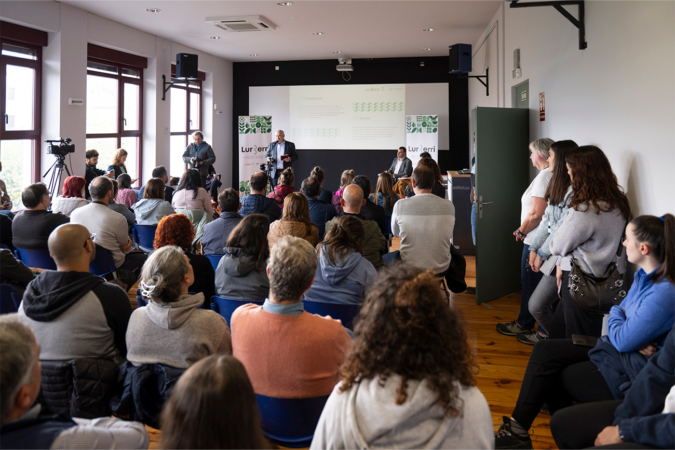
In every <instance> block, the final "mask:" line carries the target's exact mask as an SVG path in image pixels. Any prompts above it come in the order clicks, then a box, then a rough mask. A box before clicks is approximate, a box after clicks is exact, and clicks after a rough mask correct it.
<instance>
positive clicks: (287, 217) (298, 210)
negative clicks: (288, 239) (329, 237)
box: [267, 192, 319, 249]
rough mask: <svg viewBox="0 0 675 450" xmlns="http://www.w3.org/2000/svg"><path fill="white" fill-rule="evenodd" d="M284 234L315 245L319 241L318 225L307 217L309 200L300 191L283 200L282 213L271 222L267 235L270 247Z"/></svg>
mask: <svg viewBox="0 0 675 450" xmlns="http://www.w3.org/2000/svg"><path fill="white" fill-rule="evenodd" d="M284 236H295V237H299V238H302V239H304V240H306V241H307V242H309V243H310V244H312V247H316V244H318V243H319V227H317V226H316V225H315V224H314V223H313V222H312V219H310V217H309V202H308V201H307V198H306V197H305V196H304V195H302V194H301V193H300V192H293V193H292V194H289V195H288V196H286V200H284V214H283V216H281V219H280V220H276V221H274V222H272V224H271V225H270V232H269V234H268V235H267V241H268V242H269V246H270V249H272V247H274V244H276V243H277V241H278V240H279V239H281V238H282V237H284Z"/></svg>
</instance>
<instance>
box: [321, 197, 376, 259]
mask: <svg viewBox="0 0 675 450" xmlns="http://www.w3.org/2000/svg"><path fill="white" fill-rule="evenodd" d="M365 204H366V199H365V198H364V197H363V189H361V187H360V186H357V185H356V184H350V185H348V186H347V187H345V189H344V191H343V192H342V198H341V199H340V205H342V213H340V215H339V216H338V217H341V216H344V215H348V214H349V215H352V216H355V217H356V218H357V219H359V220H360V221H361V223H362V224H363V228H364V230H365V232H366V245H365V247H364V249H363V257H364V258H366V259H367V260H368V261H370V263H371V264H372V265H373V266H375V267H376V268H378V267H381V266H384V260H383V259H382V255H384V254H385V253H387V240H386V239H385V238H384V235H383V234H382V231H381V230H380V227H379V225H378V224H377V222H375V221H374V220H368V219H366V218H365V217H363V215H361V208H362V207H363V206H364V205H365ZM336 220H337V218H335V219H333V220H331V221H329V222H327V223H326V233H328V230H330V228H331V227H332V226H333V224H334V223H335V221H336Z"/></svg>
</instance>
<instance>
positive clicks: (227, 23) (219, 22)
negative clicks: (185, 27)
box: [206, 16, 276, 33]
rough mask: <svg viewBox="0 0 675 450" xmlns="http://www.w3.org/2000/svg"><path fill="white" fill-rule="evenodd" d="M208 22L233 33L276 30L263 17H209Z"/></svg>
mask: <svg viewBox="0 0 675 450" xmlns="http://www.w3.org/2000/svg"><path fill="white" fill-rule="evenodd" d="M206 21H207V22H208V23H210V24H211V25H215V26H217V27H218V28H220V29H222V30H225V31H229V32H231V33H241V32H244V31H271V30H274V29H275V28H276V27H275V26H274V25H273V24H272V22H270V21H269V20H267V19H265V18H264V17H262V16H239V17H207V18H206Z"/></svg>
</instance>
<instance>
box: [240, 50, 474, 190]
mask: <svg viewBox="0 0 675 450" xmlns="http://www.w3.org/2000/svg"><path fill="white" fill-rule="evenodd" d="M420 62H424V66H423V67H422V66H420ZM336 65H337V59H329V60H320V61H316V60H313V61H267V62H236V63H234V64H233V78H234V92H233V94H234V99H233V100H234V101H233V114H232V139H233V142H232V148H233V161H232V180H233V187H234V188H235V189H238V186H239V181H238V180H239V152H238V149H239V134H238V118H239V116H247V115H248V114H249V110H248V100H249V99H248V88H249V86H305V85H324V84H378V83H379V84H382V83H385V84H387V83H444V82H446V83H448V93H449V102H448V104H449V111H448V113H449V114H448V116H449V124H450V130H449V137H450V148H449V149H444V148H439V153H438V159H439V165H440V167H441V171H442V172H443V173H446V171H448V170H460V169H464V168H468V167H469V89H468V79H467V78H459V77H458V76H457V75H455V74H449V73H448V67H449V59H448V57H433V58H424V57H416V58H381V59H354V60H353V61H352V65H353V66H354V71H353V72H350V75H351V76H352V78H351V80H350V81H344V80H343V79H342V73H340V72H338V71H336V70H335V66H336ZM275 66H279V70H275V69H274V67H275ZM274 131H276V130H273V132H274ZM272 134H274V133H272ZM287 137H288V140H289V141H291V142H292V141H293V136H290V135H289V136H287ZM401 145H405V142H403V143H401ZM298 155H299V159H298V161H296V162H295V163H294V164H293V170H294V172H295V174H296V177H295V179H296V181H295V187H296V189H299V187H300V183H301V182H302V180H303V178H306V177H307V176H308V175H309V173H310V171H311V170H312V168H313V167H314V166H321V168H322V169H323V170H324V171H325V173H326V181H325V182H324V187H325V188H327V189H330V190H331V191H333V192H335V191H336V190H337V189H338V188H339V184H340V175H341V174H342V171H343V170H345V169H354V171H355V172H356V174H357V175H366V176H367V177H368V178H369V179H370V181H371V184H372V185H373V190H375V184H376V183H377V174H378V173H379V172H382V171H383V170H386V169H388V168H389V165H390V164H391V162H392V160H393V159H394V157H395V156H396V149H392V150H391V151H390V152H389V151H383V150H298Z"/></svg>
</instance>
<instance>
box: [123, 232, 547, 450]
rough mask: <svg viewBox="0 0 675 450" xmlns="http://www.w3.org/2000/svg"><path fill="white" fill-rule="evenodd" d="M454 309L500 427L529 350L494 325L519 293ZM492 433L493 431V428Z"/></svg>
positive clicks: (539, 430) (464, 298)
mask: <svg viewBox="0 0 675 450" xmlns="http://www.w3.org/2000/svg"><path fill="white" fill-rule="evenodd" d="M398 247H399V240H398V238H395V239H394V243H393V245H392V248H391V249H392V250H396V249H398ZM466 263H467V264H466V265H467V268H466V269H467V273H466V282H467V285H468V286H470V287H475V286H476V260H475V257H472V256H468V257H466ZM136 289H137V286H134V287H133V288H132V289H131V290H129V299H130V300H131V304H132V305H133V307H134V308H135V307H136ZM453 301H454V305H455V308H456V309H457V311H458V312H459V314H460V315H461V316H462V317H463V318H464V322H465V324H466V328H467V333H468V336H469V340H470V341H471V344H472V345H473V346H474V348H475V349H476V354H477V357H478V362H479V364H480V374H479V375H478V388H479V389H480V390H481V391H482V392H483V395H485V398H486V399H487V401H488V403H489V405H490V411H491V412H492V421H493V423H494V424H501V423H502V416H511V413H512V412H513V407H514V406H515V404H516V400H517V399H518V393H519V391H520V386H521V384H522V380H523V375H524V374H525V367H526V366H527V361H528V359H529V356H530V352H531V351H532V347H531V346H529V345H524V344H521V343H519V342H518V341H517V340H516V338H515V337H509V336H503V335H501V334H499V333H497V331H496V329H495V326H496V324H497V322H510V321H511V320H514V319H515V318H516V317H517V316H518V310H519V307H520V292H518V293H514V294H511V295H507V296H506V297H503V298H500V299H498V300H495V301H492V302H490V303H489V304H483V305H480V306H478V305H476V297H475V296H474V295H470V294H466V293H463V294H455V295H454V298H453ZM549 420H550V417H549V416H545V415H542V414H539V417H537V419H536V420H535V421H534V424H533V425H532V431H531V433H533V434H532V436H531V437H532V442H533V445H534V448H535V449H550V448H556V446H555V442H554V441H553V438H552V437H551V431H550V429H549ZM146 428H147V429H148V432H149V433H150V448H151V449H157V448H159V440H160V432H159V431H158V430H155V429H153V428H150V427H146ZM495 430H496V427H495Z"/></svg>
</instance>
